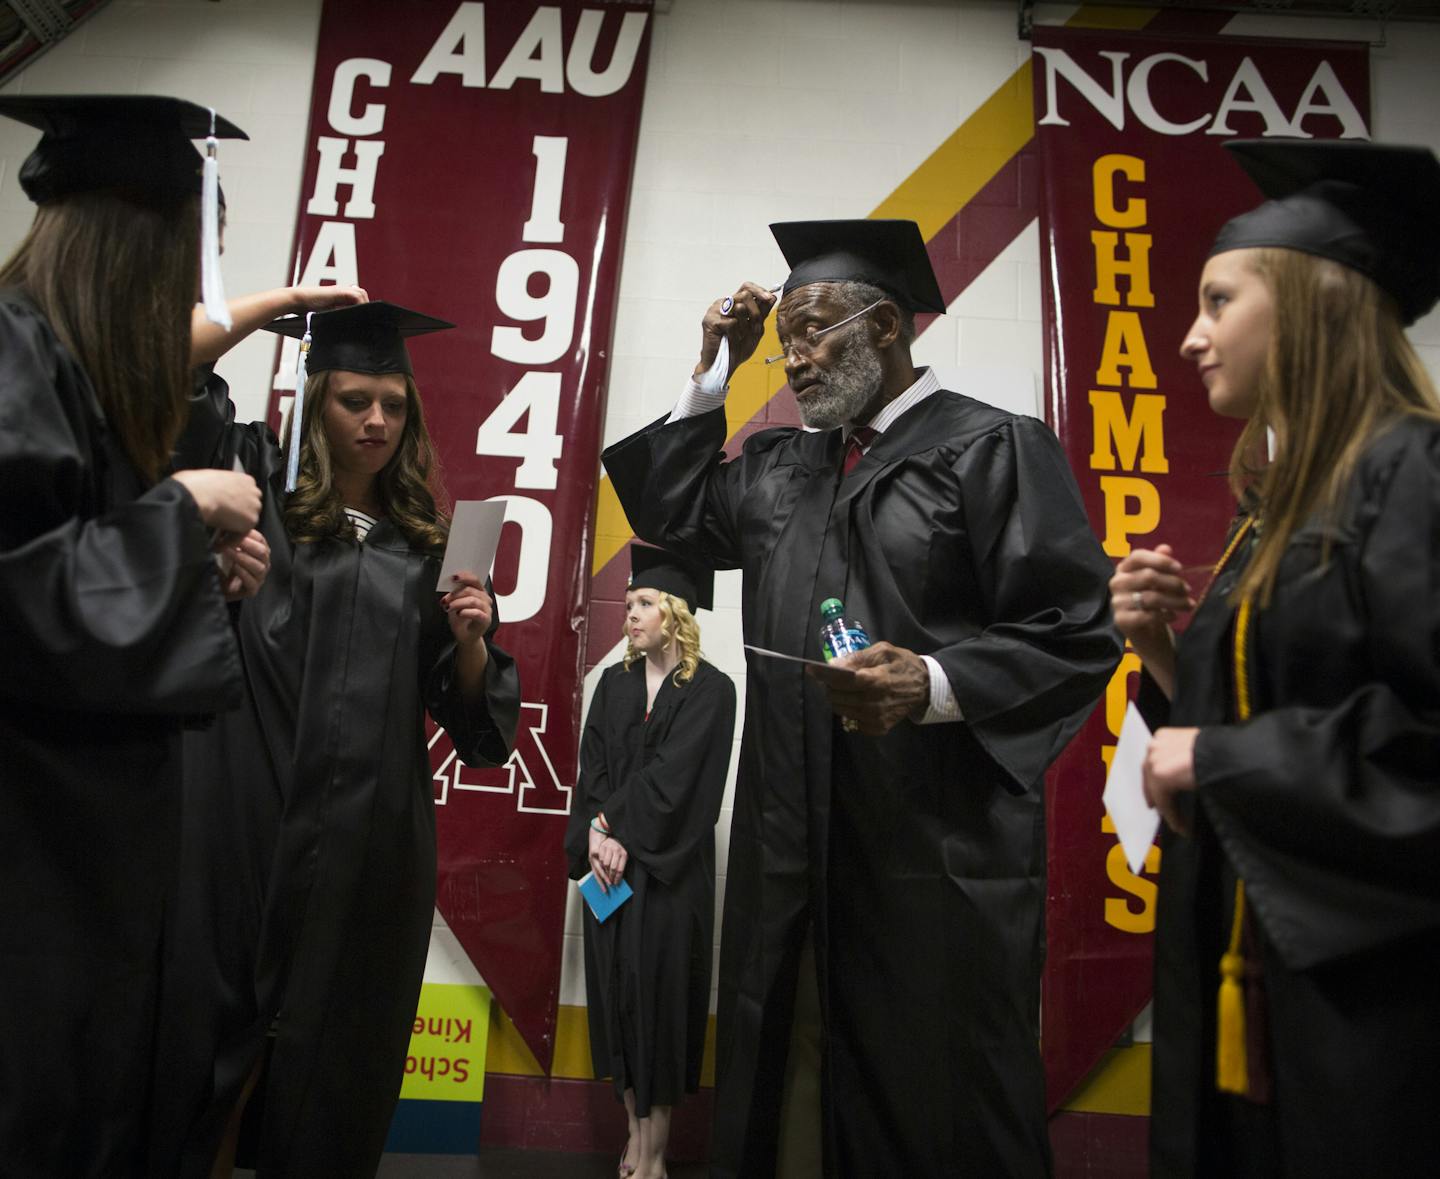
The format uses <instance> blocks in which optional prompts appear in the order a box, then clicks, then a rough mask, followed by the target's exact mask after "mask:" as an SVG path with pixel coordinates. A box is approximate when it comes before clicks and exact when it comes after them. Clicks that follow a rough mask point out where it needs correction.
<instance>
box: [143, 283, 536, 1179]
mask: <svg viewBox="0 0 1440 1179" xmlns="http://www.w3.org/2000/svg"><path fill="white" fill-rule="evenodd" d="M237 302H240V301H237ZM261 302H263V301H261ZM239 326H240V327H241V328H242V329H243V328H244V327H247V326H251V325H250V324H249V323H248V322H245V323H241V324H240V325H239ZM267 326H268V328H269V329H270V330H272V331H275V332H278V333H280V334H283V335H290V336H302V335H305V334H306V332H307V326H308V334H309V336H310V346H309V350H308V353H307V360H306V369H307V371H308V373H309V374H310V375H311V376H314V375H316V374H329V379H330V381H331V382H332V384H333V383H334V382H335V381H336V380H337V377H338V376H339V375H340V374H361V375H365V376H367V377H377V376H378V377H391V376H395V375H398V376H401V377H403V378H405V379H406V381H405V384H406V386H407V387H408V386H409V382H410V378H411V376H412V372H413V370H412V367H411V362H410V356H409V352H408V350H407V348H406V344H405V341H406V339H407V338H409V337H412V336H415V335H419V334H422V333H428V332H434V331H439V330H442V329H445V328H449V327H451V326H453V325H451V324H449V323H447V322H445V321H444V320H440V319H435V318H433V317H431V316H427V315H422V314H420V313H418V312H414V311H410V310H408V309H406V308H403V307H397V306H394V305H392V304H389V303H383V302H369V303H363V304H360V305H358V306H351V307H342V308H339V309H336V310H330V311H320V312H316V313H314V314H313V315H310V316H308V317H307V316H301V317H298V318H297V319H283V320H278V321H275V322H274V323H271V324H269V325H267ZM304 384H305V382H304V381H303V380H302V382H301V385H302V387H303V385H304ZM392 384H393V383H392ZM351 387H352V386H347V389H349V388H351ZM386 387H387V388H388V387H390V386H386ZM362 388H363V389H367V390H368V389H371V388H373V386H369V385H365V386H362ZM312 393H313V390H312ZM326 396H327V397H328V398H329V402H328V403H329V404H330V405H332V406H333V405H334V404H335V400H336V398H337V396H338V394H337V393H336V392H335V391H334V390H333V389H332V390H331V391H330V392H329V393H327V394H326ZM382 396H386V395H384V394H382ZM407 400H408V397H407ZM342 406H343V402H342ZM296 412H297V414H300V415H302V416H301V417H297V419H296V427H297V428H295V429H293V430H292V431H291V436H290V437H291V441H290V443H289V446H290V448H292V449H294V448H298V447H299V446H300V442H299V441H298V440H299V438H300V436H301V430H300V428H299V422H300V421H301V420H304V421H307V422H308V421H309V417H308V416H303V415H304V411H303V409H300V408H298V407H297V411H296ZM319 412H322V409H321V407H320V406H316V407H315V409H314V410H313V412H312V415H311V416H313V413H319ZM417 412H418V407H417V406H416V405H415V403H414V402H410V408H409V410H408V415H407V426H406V427H400V426H391V427H390V428H391V429H402V428H408V426H410V425H415V424H417V423H416V422H415V415H416V413H417ZM233 414H234V409H233V405H232V404H231V403H230V402H229V400H228V396H227V389H226V386H225V383H224V382H223V381H222V380H220V379H219V378H217V377H214V376H211V377H209V378H208V380H207V381H206V384H205V388H204V389H203V390H202V391H201V392H200V393H199V394H198V395H197V396H196V397H195V398H193V399H192V408H191V421H190V425H189V428H188V429H187V433H186V435H185V437H184V439H183V440H182V446H181V454H182V458H184V459H185V460H187V461H188V462H190V463H192V464H201V463H204V464H206V465H211V466H219V467H229V466H230V465H231V464H232V463H234V462H236V461H238V462H239V463H240V464H241V466H243V467H244V468H245V469H246V470H248V471H251V472H253V473H254V474H255V476H256V478H257V479H258V480H259V482H260V484H261V486H262V488H264V489H265V491H266V501H265V507H264V511H263V513H262V516H261V528H262V530H263V531H264V533H265V535H266V538H267V540H268V541H269V543H270V547H271V550H272V554H273V556H272V562H273V564H272V569H271V574H270V578H269V581H268V582H267V584H266V586H265V587H264V590H263V592H262V593H260V594H259V595H258V596H257V597H256V598H255V600H254V601H252V602H247V603H246V604H245V605H244V606H243V608H241V610H240V611H239V617H238V621H237V626H238V630H239V634H240V649H241V656H242V659H243V661H244V665H245V672H246V680H247V684H248V687H249V699H248V702H247V706H246V707H244V708H241V709H238V710H236V711H235V712H234V713H232V714H229V715H228V716H226V717H223V718H221V719H220V721H219V722H218V723H217V724H216V726H215V727H214V728H213V729H212V730H211V731H209V732H206V733H201V734H195V735H193V736H192V737H191V738H189V739H188V740H187V742H186V749H185V754H186V766H185V779H186V810H185V816H184V824H185V825H184V839H183V853H182V859H181V864H180V874H181V878H182V881H183V886H182V890H181V896H180V903H179V905H178V907H177V909H176V912H175V914H174V921H173V924H174V926H175V928H176V937H177V941H180V942H183V943H184V944H185V945H186V952H185V954H184V955H182V956H179V957H177V958H176V959H175V960H174V961H173V962H171V963H169V964H167V974H166V983H167V1002H166V1008H165V1011H164V1017H165V1024H164V1027H163V1029H162V1043H161V1059H160V1068H161V1070H162V1072H163V1073H164V1074H165V1075H166V1076H167V1078H168V1080H169V1089H170V1091H171V1092H172V1093H174V1094H175V1095H176V1101H175V1102H174V1103H172V1105H171V1106H170V1107H169V1108H166V1109H162V1110H161V1111H159V1120H160V1122H161V1125H160V1127H159V1129H158V1130H157V1134H156V1138H157V1142H158V1143H160V1146H159V1147H158V1148H157V1149H158V1150H159V1152H160V1153H159V1154H158V1157H157V1162H156V1171H157V1173H170V1172H171V1170H172V1169H174V1168H176V1167H178V1168H179V1173H180V1174H183V1175H198V1176H205V1175H208V1174H209V1173H210V1165H211V1162H212V1161H213V1159H214V1158H215V1156H216V1150H217V1146H218V1144H219V1143H220V1142H221V1140H222V1133H223V1132H225V1131H226V1127H227V1119H229V1118H230V1117H231V1114H232V1112H233V1111H234V1110H235V1109H236V1106H237V1101H239V1100H240V1098H241V1093H242V1091H243V1090H244V1087H245V1085H246V1083H247V1080H248V1079H249V1078H250V1077H251V1075H252V1069H254V1067H255V1065H256V1063H257V1061H258V1060H260V1059H261V1057H262V1053H263V1057H264V1062H265V1066H264V1067H265V1072H264V1075H263V1077H262V1078H261V1080H260V1083H259V1085H258V1087H257V1089H256V1092H255V1095H254V1096H253V1097H251V1098H250V1099H249V1102H248V1104H247V1105H246V1108H245V1115H246V1121H245V1125H246V1131H245V1133H244V1135H243V1137H242V1140H241V1152H240V1157H241V1159H242V1161H247V1160H248V1159H250V1158H252V1157H253V1159H254V1162H253V1165H255V1166H256V1168H257V1171H258V1173H259V1174H260V1175H261V1176H266V1175H273V1176H281V1175H285V1176H290V1175H294V1176H302V1175H303V1176H308V1175H327V1176H329V1175H333V1176H350V1175H363V1174H373V1173H374V1169H375V1167H376V1166H377V1165H378V1162H379V1158H380V1154H381V1151H382V1149H383V1145H384V1141H385V1137H386V1133H387V1131H388V1128H389V1124H390V1119H391V1115H392V1113H393V1111H394V1106H395V1100H396V1097H397V1095H398V1092H399V1086H400V1081H401V1075H402V1069H403V1065H404V1060H405V1054H406V1048H407V1045H408V1043H409V1036H410V1029H411V1023H412V1021H413V1019H414V1015H415V1008H416V1002H417V1000H418V997H419V990H420V983H421V979H422V975H423V971H424V965H425V959H426V954H427V951H428V947H429V940H430V931H431V928H432V925H433V920H434V916H433V914H434V904H435V870H436V864H435V813H434V801H433V800H434V783H433V780H432V777H431V771H430V762H429V755H428V751H427V746H426V738H425V730H424V713H425V712H426V711H428V712H429V714H430V715H431V717H432V718H434V720H435V721H436V723H437V724H439V725H441V726H442V727H444V729H445V730H446V732H447V733H448V734H449V736H450V738H451V740H452V742H453V743H454V747H455V750H456V753H457V754H458V756H459V757H460V758H461V759H462V760H463V761H465V762H466V763H467V764H470V765H498V764H500V763H502V762H504V761H505V760H506V758H507V757H508V756H509V754H510V751H511V749H512V748H513V744H514V733H515V725H516V721H517V718H518V713H519V705H520V695H519V692H520V689H519V677H518V672H517V669H516V667H515V664H514V661H513V659H511V657H510V656H509V655H508V654H507V653H506V652H505V651H503V650H502V649H501V648H500V647H498V646H496V645H495V643H494V642H493V639H492V637H491V636H493V634H494V630H495V627H496V626H497V625H498V618H496V619H494V620H493V621H492V624H491V626H490V628H489V631H488V632H487V634H486V637H485V639H484V642H485V645H486V647H487V649H488V654H487V658H486V660H485V666H484V674H483V680H482V681H481V682H480V684H479V686H478V688H477V689H475V690H473V691H472V692H467V691H466V690H464V689H463V688H462V684H461V678H462V677H461V670H460V666H459V659H460V655H459V652H458V649H457V645H456V642H455V638H454V635H453V634H452V630H451V627H450V625H449V623H448V621H447V618H446V615H445V613H444V611H443V610H442V607H441V602H440V592H441V591H440V589H439V588H438V587H437V584H436V583H437V579H438V577H439V572H440V554H439V553H438V552H436V551H431V550H429V549H426V548H422V547H420V546H419V545H418V544H416V543H414V542H412V541H411V539H409V538H408V537H407V536H406V535H405V534H404V533H403V532H402V531H401V530H400V527H399V526H398V524H397V522H396V520H395V518H394V516H393V515H386V514H384V513H383V512H382V513H381V514H379V515H378V517H375V516H372V515H370V514H368V513H366V512H363V511H359V510H355V506H354V505H352V504H351V503H350V501H349V500H348V499H347V500H346V501H345V510H346V514H347V516H348V518H349V520H350V523H351V526H353V527H354V529H355V534H354V538H353V539H352V538H350V537H346V536H342V535H339V534H334V535H326V536H322V537H319V538H316V539H307V540H303V541H297V540H294V539H292V538H291V536H290V534H289V530H288V529H287V520H286V514H285V513H286V508H287V504H293V502H294V500H295V499H296V498H297V497H296V496H291V497H289V498H288V500H287V496H286V494H285V466H286V463H285V458H286V456H285V455H282V452H281V451H280V449H279V448H278V447H277V445H276V444H275V442H274V438H273V435H271V434H270V432H269V431H268V429H266V427H265V426H264V425H263V424H262V423H254V424H251V425H248V426H246V425H237V424H236V423H234V421H233ZM367 420H368V419H367ZM422 428H423V427H422ZM402 445H403V443H402ZM398 455H399V452H398V451H396V455H395V457H392V458H391V459H390V460H389V462H388V464H387V466H386V468H385V470H386V474H385V475H378V474H377V475H375V476H374V480H375V483H374V484H372V486H376V485H378V484H379V482H380V481H381V480H382V479H385V478H391V479H392V481H395V477H394V476H393V468H394V466H395V464H396V462H397V461H398ZM296 458H299V456H298V455H297V456H296ZM330 461H331V464H332V467H333V469H337V470H338V469H340V468H341V466H342V463H344V462H345V461H346V458H345V456H344V455H341V454H339V453H337V450H336V447H335V444H334V443H333V442H332V443H331V460H330ZM351 461H357V460H351ZM300 469H301V475H300V481H299V485H300V492H299V493H298V494H300V495H303V494H304V493H305V491H306V489H307V488H313V487H314V486H315V483H314V482H313V480H315V479H317V478H320V477H322V476H321V475H319V474H317V472H318V471H320V470H321V469H322V468H320V466H319V464H318V463H314V462H313V460H311V461H306V462H301V463H300ZM335 486H336V487H337V489H342V485H341V484H340V483H339V481H338V479H337V480H336V483H335ZM382 506H384V504H383V503H382ZM482 572H483V571H482ZM477 1063H478V1062H477ZM232 1129H233V1127H232Z"/></svg>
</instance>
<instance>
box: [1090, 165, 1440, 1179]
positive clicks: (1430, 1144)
mask: <svg viewBox="0 0 1440 1179" xmlns="http://www.w3.org/2000/svg"><path fill="white" fill-rule="evenodd" d="M1230 147H1231V148H1232V150H1233V151H1234V154H1235V155H1236V156H1237V157H1238V158H1239V159H1240V161H1241V163H1242V164H1243V165H1244V166H1245V168H1246V170H1247V171H1248V172H1249V173H1250V174H1251V176H1252V177H1253V178H1255V179H1256V181H1257V182H1258V183H1259V184H1260V186H1261V188H1262V189H1263V190H1264V191H1265V193H1266V194H1267V195H1268V196H1271V197H1272V198H1275V199H1272V200H1271V201H1269V202H1267V203H1266V204H1264V205H1262V206H1261V207H1260V208H1258V209H1256V210H1254V211H1252V212H1250V213H1247V214H1245V215H1243V216H1241V217H1238V218H1236V219H1235V220H1233V221H1231V222H1229V223H1228V224H1227V225H1226V226H1225V227H1224V229H1222V231H1221V233H1220V236H1219V238H1218V240H1217V242H1216V245H1215V247H1214V250H1213V251H1212V254H1211V257H1210V260H1209V262H1208V263H1207V264H1206V267H1205V272H1204V274H1203V275H1202V278H1201V283H1200V313H1199V316H1198V317H1197V319H1196V320H1195V323H1194V325H1193V326H1192V327H1191V329H1190V332H1189V334H1188V335H1187V337H1186V339H1185V342H1184V345H1183V347H1182V352H1183V354H1184V355H1185V356H1187V357H1188V358H1190V359H1192V360H1194V361H1195V362H1196V364H1197V365H1198V367H1199V369H1200V373H1201V376H1202V379H1203V380H1204V383H1205V385H1206V389H1207V392H1208V396H1209V400H1210V405H1211V407H1212V409H1214V410H1215V411H1216V412H1218V413H1221V414H1225V415H1228V416H1236V417H1242V418H1246V419H1247V425H1246V428H1245V431H1244V433H1243V434H1242V436H1241V438H1240V441H1239V443H1238V444H1237V447H1236V451H1235V458H1234V461H1233V464H1232V483H1233V484H1234V486H1235V489H1236V491H1237V493H1238V494H1239V495H1240V497H1241V502H1242V504H1243V505H1244V506H1243V510H1242V512H1241V515H1240V516H1239V517H1238V518H1237V521H1236V524H1235V526H1234V528H1233V529H1232V532H1231V536H1230V538H1229V542H1228V545H1227V548H1226V550H1225V555H1224V557H1223V558H1222V560H1221V562H1220V564H1219V566H1218V571H1217V573H1216V575H1215V577H1214V578H1213V580H1212V582H1211V584H1210V586H1209V589H1208V592H1207V593H1206V594H1205V595H1204V597H1203V600H1202V601H1201V602H1200V604H1199V606H1198V608H1197V607H1196V604H1195V602H1194V601H1193V600H1191V599H1190V597H1189V594H1188V590H1187V588H1186V584H1185V582H1184V580H1183V579H1182V578H1181V575H1180V574H1181V570H1180V565H1179V562H1178V561H1177V560H1176V559H1175V556H1174V554H1173V553H1172V552H1171V550H1170V549H1169V548H1168V547H1167V546H1160V547H1159V548H1158V549H1156V550H1153V551H1139V550H1137V551H1136V552H1134V553H1132V554H1131V555H1130V556H1129V557H1127V558H1126V559H1125V560H1124V561H1122V562H1121V564H1120V565H1119V567H1118V569H1117V572H1116V574H1115V577H1114V580H1113V581H1112V583H1111V588H1112V593H1113V599H1112V601H1113V606H1114V610H1115V619H1116V622H1117V624H1118V625H1119V627H1120V629H1121V630H1122V631H1124V632H1125V633H1126V634H1127V635H1128V636H1129V637H1130V639H1131V640H1132V642H1133V643H1134V645H1135V648H1136V650H1137V651H1138V652H1139V653H1140V655H1141V658H1142V659H1143V661H1144V663H1145V667H1146V670H1147V672H1148V673H1149V676H1148V679H1147V681H1146V683H1145V686H1144V687H1143V688H1142V693H1141V695H1142V708H1146V709H1147V710H1148V711H1149V712H1150V714H1151V717H1152V720H1156V721H1160V722H1162V723H1168V726H1169V727H1164V728H1160V729H1159V730H1158V731H1157V732H1156V733H1155V736H1154V739H1153V741H1152V744H1151V746H1150V749H1149V752H1148V755H1147V760H1146V765H1145V782H1146V789H1147V791H1148V793H1149V795H1150V797H1151V798H1152V799H1153V800H1154V802H1155V804H1156V805H1157V806H1158V807H1159V809H1160V811H1161V813H1162V814H1163V815H1164V816H1165V818H1166V820H1167V822H1168V824H1169V826H1170V827H1171V828H1172V829H1173V830H1174V832H1176V833H1178V834H1175V835H1171V836H1170V837H1169V838H1168V839H1167V841H1166V842H1165V844H1164V848H1165V850H1164V859H1163V867H1162V870H1161V874H1160V899H1159V913H1158V928H1157V934H1156V978H1155V1047H1154V1093H1153V1101H1152V1114H1151V1117H1152V1130H1151V1160H1152V1174H1154V1175H1155V1176H1157V1179H1160V1177H1165V1176H1208V1175H1225V1176H1231V1175H1242V1176H1243V1175H1266V1176H1273V1175H1285V1176H1296V1177H1299V1176H1303V1177H1305V1179H1315V1177H1323V1176H1331V1175H1333V1176H1355V1175H1377V1176H1378V1175H1385V1176H1390V1175H1395V1176H1400V1175H1406V1176H1409V1175H1421V1174H1433V1173H1434V1171H1435V1169H1436V1167H1437V1165H1440V1118H1437V1117H1436V1110H1437V1109H1440V982H1437V979H1440V401H1437V398H1436V393H1435V388H1434V386H1433V384H1432V383H1431V380H1430V378H1429V377H1428V375H1427V374H1426V372H1425V370H1424V368H1423V366H1422V365H1421V363H1420V361H1419V359H1418V358H1417V356H1416V354H1415V352H1414V350H1413V349H1412V348H1411V346H1410V344H1409V343H1408V341H1407V340H1406V338H1405V336H1404V333H1403V330H1402V328H1403V325H1405V324H1409V323H1411V322H1413V321H1414V320H1415V319H1416V318H1417V317H1418V316H1420V315H1422V314H1423V313H1424V312H1425V311H1426V310H1428V309H1429V308H1430V307H1431V306H1432V305H1433V304H1434V302H1435V299H1436V294H1437V292H1440V234H1437V231H1436V229H1435V226H1434V221H1433V216H1434V210H1435V208H1436V207H1437V201H1440V165H1437V163H1436V160H1435V158H1434V156H1433V155H1431V153H1430V152H1429V151H1428V150H1425V149H1413V148H1392V147H1382V146H1379V145H1372V144H1358V143H1303V144H1300V143H1251V142H1242V143H1236V144H1231V145H1230ZM1267 429H1268V430H1270V431H1272V432H1273V457H1271V458H1270V459H1269V461H1268V462H1266V461H1264V456H1265V453H1266V431H1267ZM1191 609H1194V616H1193V618H1192V619H1191V621H1190V624H1189V627H1188V628H1187V629H1186V631H1185V633H1184V635H1183V636H1182V639H1181V641H1180V642H1179V644H1178V648H1177V647H1176V645H1175V644H1174V643H1173V642H1172V639H1171V637H1170V630H1169V627H1168V623H1169V621H1170V620H1172V619H1174V618H1175V617H1176V616H1178V615H1179V614H1181V613H1184V612H1187V611H1189V610H1191ZM1165 697H1169V701H1168V722H1166V719H1165V713H1166V711H1167V702H1166V700H1165Z"/></svg>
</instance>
